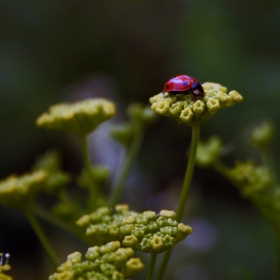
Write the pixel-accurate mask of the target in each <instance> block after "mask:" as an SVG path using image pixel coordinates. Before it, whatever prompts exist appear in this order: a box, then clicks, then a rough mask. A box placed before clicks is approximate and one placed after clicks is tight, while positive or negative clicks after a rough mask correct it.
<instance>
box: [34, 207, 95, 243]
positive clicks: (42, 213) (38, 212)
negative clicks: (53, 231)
mask: <svg viewBox="0 0 280 280" xmlns="http://www.w3.org/2000/svg"><path fill="white" fill-rule="evenodd" d="M32 213H33V214H35V215H36V216H38V217H40V218H41V219H43V220H45V221H47V222H49V223H51V224H53V225H55V226H57V227H59V228H61V229H62V230H65V231H66V232H69V233H71V234H73V235H75V236H77V237H79V238H80V239H82V240H83V241H84V242H85V243H87V244H90V240H89V239H87V238H86V236H85V234H84V232H83V231H80V230H79V228H77V227H76V226H75V225H74V224H73V225H70V224H66V223H64V222H63V221H61V220H59V219H57V218H56V217H55V216H53V215H50V214H49V213H48V212H47V211H46V210H45V209H43V208H41V207H39V206H38V205H36V206H35V207H33V208H32Z"/></svg>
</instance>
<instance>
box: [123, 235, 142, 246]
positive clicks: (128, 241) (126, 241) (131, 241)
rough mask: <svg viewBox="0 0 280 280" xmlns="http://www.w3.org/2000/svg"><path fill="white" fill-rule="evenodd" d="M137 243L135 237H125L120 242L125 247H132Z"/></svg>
mask: <svg viewBox="0 0 280 280" xmlns="http://www.w3.org/2000/svg"><path fill="white" fill-rule="evenodd" d="M137 243H138V239H137V237H136V236H135V235H127V236H125V238H124V240H123V241H122V244H123V245H124V246H125V247H132V248H133V247H134V245H136V244H137Z"/></svg>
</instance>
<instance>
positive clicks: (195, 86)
mask: <svg viewBox="0 0 280 280" xmlns="http://www.w3.org/2000/svg"><path fill="white" fill-rule="evenodd" d="M163 91H164V92H168V93H170V94H189V93H191V94H192V95H193V96H195V97H198V98H202V97H203V96H204V90H203V88H202V86H201V84H200V82H199V81H198V80H197V79H196V78H194V77H190V76H187V75H177V76H174V77H172V78H171V79H169V80H168V81H167V82H166V83H165V85H164V87H163Z"/></svg>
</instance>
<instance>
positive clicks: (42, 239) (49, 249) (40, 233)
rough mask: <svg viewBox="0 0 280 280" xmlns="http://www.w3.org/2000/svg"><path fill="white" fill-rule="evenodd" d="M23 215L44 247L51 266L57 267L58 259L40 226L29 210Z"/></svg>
mask: <svg viewBox="0 0 280 280" xmlns="http://www.w3.org/2000/svg"><path fill="white" fill-rule="evenodd" d="M25 214H26V216H27V218H28V220H29V222H30V224H31V226H32V228H33V230H34V231H35V233H36V235H37V237H38V239H39V240H40V242H41V244H42V246H43V247H44V249H45V250H46V252H47V254H48V256H49V258H50V260H51V262H52V264H53V266H54V267H55V268H57V267H58V265H59V262H58V258H57V257H56V254H55V252H54V250H53V247H52V246H51V244H50V242H49V240H48V239H47V237H46V235H45V234H44V232H43V230H42V228H41V226H40V224H39V223H38V221H37V220H36V218H35V217H34V215H33V214H32V213H31V211H30V210H26V211H25Z"/></svg>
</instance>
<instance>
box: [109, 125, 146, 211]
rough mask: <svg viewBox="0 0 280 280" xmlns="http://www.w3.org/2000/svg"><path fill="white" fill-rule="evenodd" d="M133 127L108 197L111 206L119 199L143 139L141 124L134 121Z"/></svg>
mask: <svg viewBox="0 0 280 280" xmlns="http://www.w3.org/2000/svg"><path fill="white" fill-rule="evenodd" d="M134 127H135V131H134V136H133V139H132V143H131V144H130V147H129V148H128V149H127V151H126V155H125V157H124V162H123V164H122V168H121V170H120V174H119V176H118V178H117V180H116V182H115V185H114V186H113V189H112V192H111V194H110V197H109V205H110V206H111V207H113V206H114V205H116V204H117V203H118V202H119V201H120V199H121V196H122V193H123V191H124V186H125V182H126V180H127V178H128V176H129V174H130V171H131V169H132V167H133V163H134V161H135V159H136V157H137V155H138V153H139V150H140V147H141V144H142V141H143V136H144V127H143V125H142V124H140V123H135V125H134Z"/></svg>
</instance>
